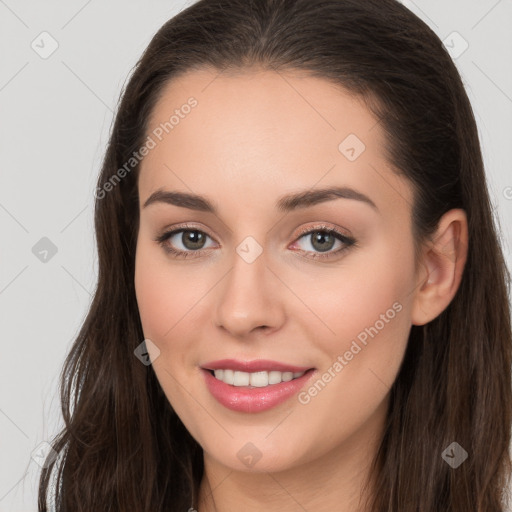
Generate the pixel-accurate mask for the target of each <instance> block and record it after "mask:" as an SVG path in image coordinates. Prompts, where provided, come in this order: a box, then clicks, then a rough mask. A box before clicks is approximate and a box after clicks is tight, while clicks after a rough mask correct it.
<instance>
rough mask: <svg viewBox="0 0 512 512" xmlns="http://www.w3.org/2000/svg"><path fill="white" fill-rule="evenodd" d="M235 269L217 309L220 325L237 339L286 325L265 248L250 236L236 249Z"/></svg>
mask: <svg viewBox="0 0 512 512" xmlns="http://www.w3.org/2000/svg"><path fill="white" fill-rule="evenodd" d="M231 261H232V268H231V270H230V272H228V274H227V275H226V277H225V279H224V280H223V281H224V284H223V285H222V287H221V296H220V297H219V300H218V304H217V308H216V324H217V325H218V326H222V327H224V328H225V329H226V330H228V331H230V332H232V334H234V335H236V336H244V335H246V334H249V333H250V331H252V330H253V329H254V328H257V327H266V328H272V329H274V328H276V327H277V326H278V324H279V323H280V322H281V321H282V315H283V310H282V304H279V297H280V294H278V293H277V290H276V287H275V286H272V284H271V281H272V279H275V276H274V275H273V273H272V272H271V270H270V269H269V268H268V267H267V265H268V264H269V258H268V255H267V252H266V250H265V249H264V247H263V246H262V245H261V244H260V243H259V242H258V241H257V240H256V239H255V238H254V237H252V236H246V237H245V238H244V239H242V241H241V242H240V243H239V244H238V245H237V246H235V247H234V254H233V257H232V260H231Z"/></svg>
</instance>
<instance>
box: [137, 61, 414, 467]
mask: <svg viewBox="0 0 512 512" xmlns="http://www.w3.org/2000/svg"><path fill="white" fill-rule="evenodd" d="M191 98H192V99H191ZM172 116H174V117H172ZM146 135H147V136H148V137H149V138H148V139H147V144H146V146H147V148H146V149H147V151H146V153H147V154H146V156H145V158H144V160H143V162H142V164H141V169H140V176H139V182H138V183H139V200H140V228H139V233H138V240H137V253H136V269H135V286H136V293H137V301H138V306H139V310H140V317H141V321H142V326H143V330H144V336H145V338H146V339H149V340H151V342H152V343H153V344H154V345H153V346H156V347H157V349H158V350H153V352H152V356H153V369H154V371H155V374H156V376H157V378H158V380H159V382H160V384H161V386H162V388H163V390H164V392H165V394H166V396H167V398H168V399H169V402H170V403H171V404H172V406H173V408H174V409H175V411H176V412H177V414H178V415H179V417H180V418H181V420H182V421H183V423H184V424H185V426H186V427H187V429H188V430H189V431H190V433H191V434H192V435H193V436H194V438H195V439H196V440H197V441H198V442H199V443H200V444H201V446H202V447H203V449H204V451H205V456H206V457H207V458H208V460H210V461H215V462H216V463H217V464H221V465H223V466H226V467H228V468H230V469H234V470H243V471H248V470H251V471H252V470H254V471H280V470H284V469H291V468H293V467H297V466H299V465H300V464H304V463H311V462H312V461H313V460H315V459H319V458H324V459H325V460H327V458H329V457H331V458H332V460H333V461H335V460H338V461H339V460H340V457H345V458H346V460H348V459H349V458H350V454H353V453H355V452H356V451H357V450H361V449H362V450H364V449H366V447H368V446H370V444H371V443H372V442H373V440H375V439H376V438H377V437H378V436H379V434H380V433H381V430H382V426H383V422H384V418H385V416H386V409H387V404H388V397H389V391H390V387H391V386H392V384H393V381H394V380H395V378H396V376H397V373H398V370H399V367H400V364H401V362H402V359H403V356H404V351H405V348H406V344H407V339H408V335H409V331H410V327H411V323H413V320H412V315H411V312H412V309H413V301H414V296H415V290H416V288H417V283H418V276H417V275H416V274H415V262H414V250H413V238H412V227H411V203H412V189H411V187H410V185H409V184H408V183H407V182H406V181H405V180H404V179H403V178H399V177H398V176H397V175H396V174H394V173H393V172H392V170H391V168H390V166H389V164H388V163H387V162H386V161H385V159H384V148H383V144H384V139H383V134H382V131H381V128H380V126H379V125H378V123H377V121H376V119H375V118H374V117H373V116H372V115H371V114H370V113H369V111H368V110H367V109H366V108H365V107H364V105H363V104H362V103H361V102H359V101H358V100H357V99H355V98H354V97H353V96H351V95H349V94H348V93H347V92H345V91H344V90H342V89H340V88H336V87H334V86H333V85H331V84H329V83H328V82H326V81H323V80H321V79H317V78H312V77H305V76H302V77H299V76H298V75H293V74H291V73H286V74H282V73H281V74H278V73H273V72H263V71H260V72H245V73H243V74H238V75H229V76H228V75H225V74H220V75H219V74H218V72H214V71H207V70H203V71H193V72H189V73H187V74H185V75H182V76H181V77H180V78H179V79H177V80H174V81H173V82H172V83H170V84H169V85H168V86H167V88H166V89H165V90H164V92H163V95H162V96H161V98H160V100H159V102H158V103H157V105H156V107H155V109H154V111H153V114H152V116H151V119H150V122H149V129H148V132H147V134H146ZM363 145H364V146H363ZM328 188H338V189H339V190H340V191H339V193H337V194H335V193H331V194H323V193H317V192H316V191H320V190H324V189H328ZM156 192H161V194H160V195H154V194H155V193H156ZM172 194H175V195H172ZM178 194H186V195H191V196H194V199H191V198H190V197H185V196H179V195H178ZM196 196H200V197H201V198H202V200H199V199H196V198H195V197H196ZM288 196H297V197H296V198H295V199H293V200H290V199H287V197H288ZM150 198H152V199H150ZM148 199H150V201H149V202H148ZM147 202H148V204H146V203H147ZM207 203H208V205H211V208H207V207H206V204H207ZM184 224H186V227H185V226H184ZM179 229H181V230H185V231H177V230H179ZM186 229H188V230H189V231H186ZM174 230H176V231H177V233H174V234H172V235H170V236H168V237H167V238H166V239H165V240H164V238H165V237H163V235H165V234H166V233H168V232H170V231H174ZM326 230H335V233H329V232H327V231H326ZM315 231H317V232H316V233H315ZM336 232H337V233H336ZM338 233H339V235H338ZM159 237H162V239H161V242H162V243H161V244H160V243H159V242H158V241H156V240H157V239H158V238H159ZM169 249H174V250H176V251H182V252H183V253H180V254H181V255H175V254H173V253H170V252H169ZM185 255H186V256H187V257H184V256H185ZM141 341H142V340H141ZM150 346H151V344H150ZM226 359H229V360H234V361H235V363H234V366H232V365H231V364H229V363H227V362H222V361H221V360H226ZM258 360H266V361H271V362H263V364H262V365H261V366H259V367H258V366H252V367H246V366H244V363H246V362H254V361H258ZM215 361H221V362H220V363H219V365H218V366H219V368H221V369H225V370H231V371H227V372H226V371H225V372H223V378H225V379H226V380H227V382H232V384H231V385H230V384H228V383H225V382H222V381H220V380H218V379H216V377H214V376H213V375H212V374H211V372H210V371H209V370H208V368H209V369H211V368H212V367H213V366H214V365H213V364H210V363H212V362H215ZM231 362H232V363H233V361H231ZM236 362H238V364H239V366H238V370H236V368H237V366H236ZM280 365H281V366H280ZM294 367H295V368H294ZM244 368H245V369H246V370H250V371H248V372H242V370H243V369H244ZM280 369H281V370H288V371H283V372H279V371H278V370H280ZM308 369H313V370H309V371H308V372H307V373H305V374H304V376H302V377H299V375H300V374H301V372H302V371H304V370H308ZM235 370H236V373H235ZM256 370H259V371H258V372H256ZM265 370H267V371H268V372H271V373H265ZM292 370H298V371H295V372H293V371H292ZM290 371H291V374H290ZM240 372H241V373H240ZM262 372H263V373H262ZM217 373H219V372H217ZM294 373H295V375H293V374H294ZM248 374H249V375H248ZM251 374H257V375H251ZM219 376H220V375H219ZM269 376H270V379H271V381H272V382H276V383H272V384H267V385H266V386H265V383H266V382H268V378H269ZM292 376H293V377H297V378H296V379H293V380H292V381H288V380H287V379H289V378H290V377H292ZM233 378H235V379H236V381H235V382H233V380H231V381H230V380H229V379H233ZM260 379H261V380H260ZM274 379H275V380H274ZM283 379H284V381H283ZM278 381H279V382H280V381H283V382H281V383H277V382H278ZM237 383H238V384H240V386H234V385H233V384H237ZM251 383H253V384H254V386H251V387H249V386H248V384H251Z"/></svg>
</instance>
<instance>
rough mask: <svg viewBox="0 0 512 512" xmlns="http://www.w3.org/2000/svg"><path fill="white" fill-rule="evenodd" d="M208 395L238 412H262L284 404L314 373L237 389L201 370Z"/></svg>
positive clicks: (310, 371)
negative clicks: (277, 382) (276, 382)
mask: <svg viewBox="0 0 512 512" xmlns="http://www.w3.org/2000/svg"><path fill="white" fill-rule="evenodd" d="M201 371H202V373H203V375H204V378H205V380H206V386H207V387H208V389H209V390H210V393H211V394H212V395H213V396H214V398H216V399H217V401H218V402H219V403H221V404H222V405H223V406H224V407H227V408H228V409H231V410H232V411H238V412H251V413H252V412H262V411H266V410H268V409H272V407H276V406H277V405H279V404H281V403H283V402H285V401H286V400H288V399H289V398H291V397H292V396H293V395H295V394H296V393H298V392H299V391H300V389H301V388H302V387H303V386H304V385H305V383H306V382H307V381H308V380H309V379H310V378H311V377H312V375H313V374H314V373H315V370H314V369H311V370H308V371H307V372H306V373H305V374H304V375H302V377H298V378H297V379H293V380H290V381H288V382H280V383H279V384H271V385H269V386H266V387H262V388H256V387H254V388H249V387H238V386H231V385H230V384H226V383H225V382H222V381H221V380H219V379H217V378H215V377H214V376H213V375H212V374H211V373H210V372H209V371H208V370H205V369H204V368H201Z"/></svg>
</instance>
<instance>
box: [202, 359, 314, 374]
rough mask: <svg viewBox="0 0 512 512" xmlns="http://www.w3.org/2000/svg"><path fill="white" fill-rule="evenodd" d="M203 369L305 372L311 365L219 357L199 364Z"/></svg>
mask: <svg viewBox="0 0 512 512" xmlns="http://www.w3.org/2000/svg"><path fill="white" fill-rule="evenodd" d="M201 368H204V369H205V370H235V371H240V372H248V373H250V372H263V371H266V372H270V371H278V372H305V371H307V370H310V369H311V368H312V367H311V366H294V365H291V364H285V363H280V362H278V361H271V360H269V359H255V360H254V361H238V360H236V359H220V360H218V361H210V362H208V363H204V364H203V365H201Z"/></svg>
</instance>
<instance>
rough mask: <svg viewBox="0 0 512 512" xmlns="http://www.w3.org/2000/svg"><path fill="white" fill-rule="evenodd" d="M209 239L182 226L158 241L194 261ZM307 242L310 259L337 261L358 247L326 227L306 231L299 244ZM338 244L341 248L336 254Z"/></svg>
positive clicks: (194, 229)
mask: <svg viewBox="0 0 512 512" xmlns="http://www.w3.org/2000/svg"><path fill="white" fill-rule="evenodd" d="M308 237H309V238H308ZM208 238H210V239H211V237H210V236H209V235H208V234H206V233H205V232H204V231H201V230H200V229H196V228H195V227H193V226H180V227H179V228H176V229H173V230H172V231H167V232H165V233H162V234H161V235H160V236H158V237H157V238H156V239H155V241H156V242H158V243H159V244H160V245H161V246H162V247H163V249H164V250H165V251H166V252H167V253H168V254H171V255H172V256H173V257H175V258H189V257H192V258H194V257H198V256H200V255H201V254H202V253H203V251H205V250H206V249H208V247H206V246H205V244H206V240H207V239H208ZM303 238H304V239H305V240H306V241H308V243H306V244H305V245H306V247H305V248H304V247H303V248H300V249H299V251H300V252H303V253H308V254H309V256H306V257H307V258H312V259H315V258H318V259H325V258H334V257H336V256H338V255H339V254H340V253H342V252H343V251H346V250H347V249H349V248H350V247H351V246H354V245H356V240H355V239H354V238H352V237H349V236H346V235H344V234H342V233H340V232H339V231H338V230H336V229H334V228H331V227H328V226H325V225H321V226H316V227H314V228H312V229H308V230H303V231H302V232H301V233H300V236H299V238H298V239H297V241H296V242H295V244H296V243H297V242H298V241H299V240H301V239H303ZM336 242H337V243H338V245H341V247H339V248H338V249H336V250H335V251H332V249H333V247H334V246H335V244H336ZM308 246H309V247H308Z"/></svg>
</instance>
